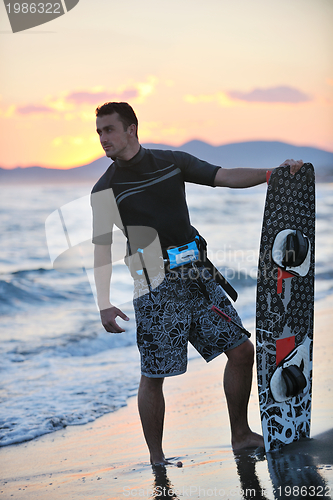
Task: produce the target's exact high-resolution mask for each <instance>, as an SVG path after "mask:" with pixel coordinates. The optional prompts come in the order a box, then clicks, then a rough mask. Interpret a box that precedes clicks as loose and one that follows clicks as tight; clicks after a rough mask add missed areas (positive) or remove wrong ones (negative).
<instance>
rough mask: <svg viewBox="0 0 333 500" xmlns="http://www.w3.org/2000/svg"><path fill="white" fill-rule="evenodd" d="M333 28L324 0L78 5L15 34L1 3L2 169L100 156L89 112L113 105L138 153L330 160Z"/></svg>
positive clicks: (328, 1) (147, 0) (142, 0)
mask: <svg viewBox="0 0 333 500" xmlns="http://www.w3.org/2000/svg"><path fill="white" fill-rule="evenodd" d="M6 3H7V2H6ZM332 26H333V2H332V0H279V1H278V0H205V1H203V0H201V1H199V0H168V1H167V2H162V1H159V0H127V1H126V2H123V1H114V0H98V1H92V0H80V1H79V3H78V4H77V5H76V6H75V7H74V8H73V9H72V10H70V11H68V12H67V13H66V14H65V15H63V16H61V17H59V18H57V19H55V20H53V21H50V22H48V23H46V24H44V25H40V26H37V27H35V28H31V29H29V30H26V31H22V32H18V33H12V31H11V27H10V23H9V20H8V17H7V14H6V10H5V6H4V3H1V4H0V57H1V76H0V167H2V168H14V167H17V166H21V167H28V166H33V165H40V166H44V167H53V168H54V167H56V168H71V167H74V166H79V165H83V164H86V163H89V162H91V161H93V160H94V159H96V158H98V157H100V156H102V155H103V151H102V149H101V146H100V144H99V139H98V136H97V133H96V125H95V108H96V107H97V106H98V105H100V104H103V103H104V102H106V101H120V100H121V101H127V102H129V103H130V104H131V105H132V106H133V108H134V109H135V111H136V113H137V115H138V119H139V138H140V142H143V143H145V142H149V143H164V144H170V145H173V146H179V145H181V144H183V143H185V142H187V141H190V140H193V139H199V140H202V141H206V142H208V143H210V144H212V145H222V144H228V143H232V142H241V141H251V140H278V141H284V142H288V143H291V144H295V145H301V146H312V147H318V148H321V149H325V150H327V151H332V152H333V30H332ZM281 161H282V160H281Z"/></svg>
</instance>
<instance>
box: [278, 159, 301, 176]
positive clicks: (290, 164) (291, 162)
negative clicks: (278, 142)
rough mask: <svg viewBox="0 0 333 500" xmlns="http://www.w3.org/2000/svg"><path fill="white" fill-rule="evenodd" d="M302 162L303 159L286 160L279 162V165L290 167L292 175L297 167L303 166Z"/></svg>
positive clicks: (297, 169) (296, 170)
mask: <svg viewBox="0 0 333 500" xmlns="http://www.w3.org/2000/svg"><path fill="white" fill-rule="evenodd" d="M303 164H304V162H303V160H297V161H296V160H286V161H284V162H283V163H281V165H280V167H287V166H288V167H290V173H291V174H292V175H295V174H296V173H297V172H298V171H299V169H300V168H301V167H302V166H303Z"/></svg>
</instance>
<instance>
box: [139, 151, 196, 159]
mask: <svg viewBox="0 0 333 500" xmlns="http://www.w3.org/2000/svg"><path fill="white" fill-rule="evenodd" d="M145 151H146V154H147V155H150V156H153V157H154V158H156V159H160V160H171V161H184V160H188V159H189V158H191V155H190V154H189V153H186V152H185V151H179V150H173V149H155V148H145Z"/></svg>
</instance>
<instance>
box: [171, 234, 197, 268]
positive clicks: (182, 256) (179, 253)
mask: <svg viewBox="0 0 333 500" xmlns="http://www.w3.org/2000/svg"><path fill="white" fill-rule="evenodd" d="M197 241H199V237H198V236H196V237H195V240H194V241H191V242H190V243H187V244H186V245H182V246H180V247H176V248H171V249H170V250H167V254H168V257H169V262H170V269H173V268H175V267H179V266H183V265H185V264H190V263H191V262H195V261H197V260H199V248H198V244H197Z"/></svg>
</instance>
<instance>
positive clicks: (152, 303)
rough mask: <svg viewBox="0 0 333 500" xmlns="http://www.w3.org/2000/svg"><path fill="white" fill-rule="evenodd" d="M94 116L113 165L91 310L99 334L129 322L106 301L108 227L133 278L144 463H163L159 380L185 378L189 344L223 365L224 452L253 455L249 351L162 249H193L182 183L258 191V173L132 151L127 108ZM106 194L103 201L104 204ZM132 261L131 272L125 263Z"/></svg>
mask: <svg viewBox="0 0 333 500" xmlns="http://www.w3.org/2000/svg"><path fill="white" fill-rule="evenodd" d="M96 117H97V118H96V125H97V133H98V134H99V137H100V142H101V145H102V148H103V149H104V151H105V154H106V156H108V157H110V158H111V159H112V160H113V161H114V162H115V163H114V164H112V165H111V166H110V167H109V169H108V170H107V171H106V172H105V174H104V175H103V176H102V177H101V178H100V179H99V181H98V182H97V183H96V185H95V186H94V188H93V190H92V208H93V218H94V236H93V243H94V244H95V266H94V267H95V282H96V288H97V296H98V304H99V308H100V314H101V320H102V324H103V326H104V328H105V330H106V331H108V332H112V333H121V332H124V331H125V330H124V329H123V328H122V327H121V326H120V325H119V324H118V323H117V321H116V320H117V317H119V318H121V319H123V320H125V321H126V320H128V318H127V316H126V315H125V314H124V313H123V312H122V311H121V310H120V309H118V308H117V307H115V306H114V305H112V303H111V302H110V298H109V294H110V279H111V243H112V227H113V225H114V224H116V225H118V227H119V228H120V229H122V231H123V232H124V234H125V235H126V237H127V239H128V259H127V262H128V263H129V267H130V269H131V273H132V275H133V277H134V278H135V286H134V308H135V315H136V323H137V341H138V348H139V351H140V355H141V367H142V376H141V382H140V387H139V394H138V405H139V413H140V418H141V422H142V427H143V432H144V435H145V439H146V442H147V445H148V448H149V451H150V460H151V463H152V464H166V463H167V461H166V459H165V456H164V453H163V449H162V434H163V422H164V412H165V405H164V397H163V390H162V386H163V381H164V378H165V377H166V376H172V375H178V374H181V373H184V372H185V371H186V364H187V342H188V341H190V342H191V343H192V345H194V347H195V348H196V349H197V350H198V351H199V353H200V354H201V355H202V357H203V358H204V359H205V360H206V361H210V360H211V359H213V358H214V357H216V356H218V355H219V354H221V353H223V352H225V354H226V356H227V358H228V361H227V365H226V368H225V373H224V390H225V394H226V399H227V404H228V411H229V418H230V425H231V437H232V446H233V449H234V450H238V449H241V448H245V447H258V446H262V445H263V439H262V437H261V436H260V435H258V434H256V433H254V432H252V431H251V429H250V428H249V425H248V421H247V406H248V400H249V396H250V390H251V384H252V366H253V360H254V348H253V345H252V343H251V342H250V341H249V339H248V337H247V336H246V335H245V334H244V329H243V326H242V324H241V320H240V318H239V316H238V315H237V312H236V311H235V309H234V308H233V306H232V305H231V303H230V301H229V299H228V298H227V296H226V295H225V293H224V291H223V290H222V288H221V286H220V285H219V284H218V283H217V282H216V281H215V280H214V279H213V278H212V275H211V274H209V273H208V274H207V270H206V269H205V265H204V263H203V262H201V261H200V259H199V261H198V262H197V263H196V264H194V265H193V264H192V262H190V263H189V264H186V265H181V266H176V267H175V268H171V267H172V266H171V260H170V259H172V257H171V254H169V253H168V249H169V250H170V248H174V247H177V248H178V249H180V250H179V251H180V252H181V249H182V248H184V245H186V244H188V243H191V242H193V241H201V242H202V239H200V240H199V236H198V234H197V231H196V230H195V228H193V227H192V226H191V224H190V219H189V214H188V209H187V205H186V201H185V190H184V183H185V182H186V181H188V182H194V183H198V184H204V185H208V186H212V187H215V186H222V187H229V188H245V187H250V186H255V185H257V184H261V183H264V182H265V181H266V171H265V170H262V169H250V168H233V169H224V168H221V167H218V166H214V165H211V164H209V163H206V162H204V161H201V160H198V159H197V158H195V157H193V156H191V155H188V154H187V153H182V152H171V151H160V150H145V149H144V148H142V147H141V146H140V144H139V140H138V134H137V130H138V121H137V118H136V116H135V113H134V111H133V109H132V108H131V107H130V106H129V105H128V104H127V103H106V104H104V105H103V106H101V107H99V108H97V110H96ZM282 165H290V171H291V173H292V174H295V173H296V172H297V171H298V170H299V169H300V168H301V166H302V165H303V162H302V161H301V160H300V161H294V160H286V161H285V162H284V163H283V164H282ZM107 192H108V193H109V194H110V196H109V197H106V196H104V194H105V193H107ZM102 193H103V194H102ZM100 195H101V196H102V199H103V202H101V203H100V199H101V198H100ZM97 200H99V201H97ZM111 212H112V213H113V215H111ZM133 228H134V229H135V231H134V233H133ZM147 228H148V229H149V228H150V230H151V231H150V233H149V231H148V232H147ZM129 233H131V235H132V234H133V236H131V235H130V234H129ZM147 234H148V236H147ZM154 235H157V237H158V238H157V239H158V241H159V242H160V248H161V255H157V256H156V258H155V260H154V258H153V261H154V262H155V264H154V265H153V264H152V265H151V266H150V267H151V268H154V267H155V270H154V269H149V264H147V255H148V254H149V251H147V254H145V248H152V247H154V245H151V243H152V241H153V240H154ZM196 237H197V238H196ZM154 241H156V238H155V240H154ZM191 248H192V247H191ZM135 255H136V264H135V265H134V268H133V265H131V259H133V258H134V257H133V256H135ZM182 255H184V254H182ZM131 256H132V257H131ZM148 260H149V259H148ZM176 260H177V257H176ZM156 262H157V264H156ZM181 262H182V261H181ZM158 263H160V265H159V264H158ZM165 266H166V267H165ZM140 267H141V269H139V268H140ZM193 269H194V270H195V271H196V272H194V273H193ZM147 271H148V272H147ZM150 271H152V274H150V275H149V272H150ZM153 271H154V272H155V274H154V272H153ZM198 273H199V274H198ZM149 276H153V279H149ZM212 303H213V304H214V305H215V306H216V307H218V308H220V309H221V310H222V311H224V312H226V313H227V314H228V316H230V317H232V318H233V320H234V323H226V322H225V321H224V320H222V319H221V318H219V316H218V315H217V314H215V313H214V312H213V311H212V310H211V304H212ZM237 324H238V325H239V326H237Z"/></svg>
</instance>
